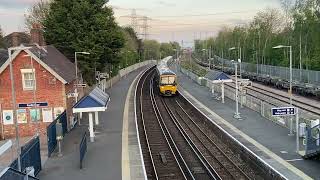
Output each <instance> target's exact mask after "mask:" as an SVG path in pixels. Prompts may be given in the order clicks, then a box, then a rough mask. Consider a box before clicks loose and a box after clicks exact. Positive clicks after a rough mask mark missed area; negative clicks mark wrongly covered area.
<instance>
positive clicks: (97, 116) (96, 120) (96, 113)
mask: <svg viewBox="0 0 320 180" xmlns="http://www.w3.org/2000/svg"><path fill="white" fill-rule="evenodd" d="M94 119H95V122H96V125H99V112H98V111H97V112H94Z"/></svg>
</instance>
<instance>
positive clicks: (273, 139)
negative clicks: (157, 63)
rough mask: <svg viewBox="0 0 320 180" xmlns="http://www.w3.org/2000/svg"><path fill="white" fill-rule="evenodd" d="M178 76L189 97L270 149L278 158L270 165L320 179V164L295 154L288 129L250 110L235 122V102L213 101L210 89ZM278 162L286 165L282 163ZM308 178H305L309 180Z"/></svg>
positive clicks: (257, 150) (271, 161)
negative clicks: (240, 119) (288, 168)
mask: <svg viewBox="0 0 320 180" xmlns="http://www.w3.org/2000/svg"><path fill="white" fill-rule="evenodd" d="M177 75H178V77H179V84H180V86H181V87H182V89H184V90H186V91H187V93H189V94H190V95H191V96H193V97H194V98H195V99H196V100H198V101H199V102H201V104H202V105H204V106H205V107H208V109H210V110H212V111H213V112H214V113H216V114H217V115H218V116H220V117H222V118H223V119H224V120H225V121H227V122H228V123H229V124H231V126H233V127H235V128H236V129H238V130H239V132H240V133H241V132H242V133H244V136H246V135H247V136H248V139H250V138H252V139H253V141H256V142H257V143H258V144H261V145H262V146H264V147H266V149H265V151H266V152H268V151H271V154H274V156H273V157H272V155H271V157H267V156H266V157H265V159H266V160H267V162H268V163H269V164H271V165H272V166H276V167H275V168H278V169H280V170H281V171H286V169H283V167H282V166H281V165H284V166H285V168H287V167H286V165H285V164H287V166H288V167H289V166H291V165H292V167H293V168H291V169H292V171H295V172H294V173H295V174H299V170H301V171H303V172H304V173H305V174H306V175H307V176H310V177H311V178H314V179H320V162H319V161H316V160H303V159H302V158H301V156H299V155H298V154H297V153H296V152H295V137H289V136H288V129H286V128H283V127H281V126H279V125H277V124H274V123H273V122H271V121H269V120H268V119H266V118H264V117H262V116H261V115H260V114H258V113H257V112H255V111H253V110H250V109H248V108H242V109H240V113H241V115H242V117H243V118H244V120H242V121H239V120H236V119H234V118H233V113H234V110H235V102H234V101H232V100H230V99H226V101H225V104H222V103H221V102H220V101H217V100H215V99H214V98H212V97H211V91H210V90H209V89H208V88H206V87H202V86H200V85H198V84H196V83H195V82H194V81H193V80H191V79H190V78H188V77H187V76H186V75H184V74H182V73H177ZM235 136H237V137H235V138H238V137H240V135H237V134H235ZM250 145H251V144H250ZM249 149H253V150H254V151H256V152H259V151H261V149H258V148H256V147H249ZM272 152H273V153H272ZM269 155H270V153H269ZM276 156H277V157H276ZM269 158H274V159H269ZM276 159H277V160H276ZM278 161H280V162H282V163H278ZM284 162H285V163H284ZM277 165H279V166H277ZM300 174H301V173H300ZM287 176H289V177H291V178H290V179H292V178H293V177H294V176H290V174H287ZM307 176H305V177H304V178H308V177H307Z"/></svg>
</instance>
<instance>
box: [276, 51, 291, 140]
mask: <svg viewBox="0 0 320 180" xmlns="http://www.w3.org/2000/svg"><path fill="white" fill-rule="evenodd" d="M282 48H289V51H290V67H289V68H290V88H289V92H288V93H289V98H290V106H291V107H292V46H284V45H278V46H275V47H273V49H282ZM289 136H293V120H292V118H291V120H290V134H289Z"/></svg>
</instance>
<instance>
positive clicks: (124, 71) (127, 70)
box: [101, 60, 157, 89]
mask: <svg viewBox="0 0 320 180" xmlns="http://www.w3.org/2000/svg"><path fill="white" fill-rule="evenodd" d="M156 62H157V61H156V60H149V61H143V62H141V63H137V64H134V65H132V66H129V67H127V68H124V69H121V70H120V71H119V73H118V74H117V75H116V76H114V77H112V78H111V79H109V80H108V81H106V80H104V81H105V82H101V83H102V84H105V89H108V88H110V87H111V86H112V84H114V83H116V82H118V81H119V80H120V79H121V78H122V77H124V76H126V75H127V74H129V73H131V72H132V71H134V70H137V69H139V68H141V67H143V66H146V65H149V64H156Z"/></svg>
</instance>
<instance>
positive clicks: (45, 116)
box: [0, 45, 75, 138]
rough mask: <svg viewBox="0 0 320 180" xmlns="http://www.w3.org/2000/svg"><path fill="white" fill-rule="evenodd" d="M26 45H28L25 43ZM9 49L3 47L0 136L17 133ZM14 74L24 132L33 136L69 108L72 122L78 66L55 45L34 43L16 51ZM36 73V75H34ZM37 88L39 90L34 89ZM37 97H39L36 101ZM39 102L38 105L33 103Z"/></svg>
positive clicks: (0, 56)
mask: <svg viewBox="0 0 320 180" xmlns="http://www.w3.org/2000/svg"><path fill="white" fill-rule="evenodd" d="M25 46H26V45H25ZM9 62H10V60H9V58H8V51H7V50H0V114H1V116H0V136H1V137H2V138H11V137H14V136H15V126H14V122H13V106H12V94H11V93H12V91H11V80H10V68H9ZM12 67H13V78H14V85H15V91H14V92H15V96H16V103H17V113H16V114H17V121H18V125H19V133H20V136H32V135H34V134H35V132H37V131H38V130H40V131H41V133H43V134H45V133H46V128H47V126H48V125H49V124H50V122H52V121H53V120H54V119H55V117H57V116H58V115H59V114H61V113H62V112H63V111H65V110H66V111H67V117H68V119H69V122H68V126H70V124H72V122H70V121H72V118H69V117H72V106H73V105H74V104H75V98H72V97H68V94H70V93H73V92H74V84H75V67H74V64H73V63H72V62H71V61H70V60H69V59H67V58H66V57H65V56H64V55H63V54H62V53H61V52H59V50H57V49H56V48H55V47H54V46H50V45H49V46H39V45H32V46H31V49H27V50H19V51H15V52H13V54H12ZM34 77H35V78H34ZM33 92H35V93H33ZM34 99H35V101H34ZM34 102H37V108H35V107H33V103H34Z"/></svg>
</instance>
